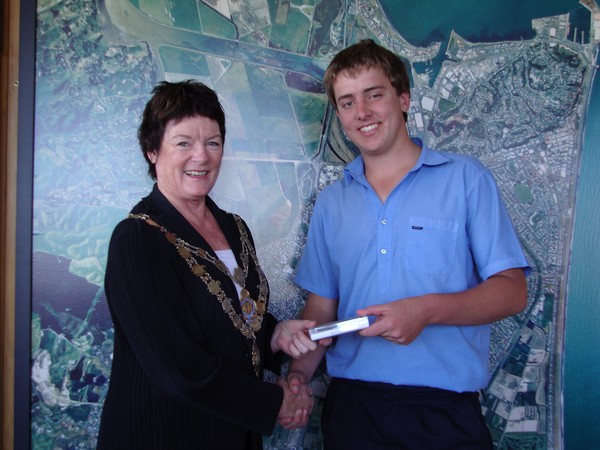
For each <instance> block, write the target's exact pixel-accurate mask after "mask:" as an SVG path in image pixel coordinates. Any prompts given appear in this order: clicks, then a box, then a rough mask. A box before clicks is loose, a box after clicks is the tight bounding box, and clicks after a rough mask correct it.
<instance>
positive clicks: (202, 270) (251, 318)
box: [127, 214, 267, 376]
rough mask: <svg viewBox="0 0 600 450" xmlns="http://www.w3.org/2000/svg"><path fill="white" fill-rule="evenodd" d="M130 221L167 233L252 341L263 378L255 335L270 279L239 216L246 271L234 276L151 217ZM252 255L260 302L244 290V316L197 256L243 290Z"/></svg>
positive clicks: (255, 363) (136, 216)
mask: <svg viewBox="0 0 600 450" xmlns="http://www.w3.org/2000/svg"><path fill="white" fill-rule="evenodd" d="M127 217H128V218H130V219H141V220H143V221H144V222H146V223H147V224H149V225H152V226H154V227H156V228H158V229H160V231H162V232H163V234H164V235H165V237H166V238H167V240H168V241H169V242H170V243H172V244H173V245H174V246H175V248H176V249H177V253H179V255H180V256H181V257H182V258H183V259H184V260H185V262H186V263H187V265H188V266H189V268H190V269H191V271H192V273H193V274H194V275H196V276H197V277H198V278H200V279H201V280H202V281H203V282H204V284H205V285H206V287H207V289H208V291H209V292H210V293H211V294H212V295H214V296H215V297H217V299H218V300H219V302H220V303H221V307H222V308H223V311H224V312H225V314H227V316H228V317H229V319H230V320H231V321H232V322H233V325H234V326H235V328H236V329H237V330H238V331H239V332H240V333H242V335H243V336H244V337H245V338H247V339H252V365H253V366H254V372H255V373H256V376H259V374H260V350H259V348H258V344H257V343H256V336H255V334H254V333H255V332H256V331H258V330H260V328H261V325H262V320H263V316H264V314H265V313H266V310H267V308H266V305H267V278H266V276H265V274H264V272H263V271H262V269H261V268H260V266H259V264H258V258H257V256H256V252H255V251H254V249H253V247H252V244H251V243H250V239H249V237H248V233H246V230H245V228H244V226H243V225H242V223H241V219H240V218H239V216H237V215H235V214H234V215H233V217H234V218H235V221H236V224H237V226H238V230H239V232H240V237H241V242H242V252H241V254H240V259H241V261H242V269H241V270H236V271H235V273H234V275H232V274H231V273H230V271H229V269H228V268H227V266H226V265H225V264H224V263H223V261H221V260H220V259H219V258H215V257H214V256H212V255H211V254H210V253H208V252H207V251H206V250H204V249H203V248H200V247H196V246H193V245H191V244H189V243H187V242H186V241H184V240H183V239H181V238H179V237H177V235H176V234H175V233H171V232H170V231H168V230H167V229H166V228H165V227H163V226H162V225H160V224H159V223H157V222H156V221H155V220H154V219H152V218H151V217H150V216H148V215H147V214H129V215H128V216H127ZM249 255H250V256H251V257H252V260H253V261H254V265H255V267H256V271H257V273H258V277H259V286H258V291H259V293H258V301H254V300H253V299H251V298H250V293H249V291H248V290H247V289H246V287H243V288H242V290H241V293H240V304H241V307H242V311H243V315H240V314H238V313H236V312H235V309H234V307H233V303H232V301H231V299H230V298H229V297H227V296H226V295H225V292H224V291H223V288H222V287H221V282H220V281H218V280H215V279H213V278H212V276H211V275H210V273H209V272H208V271H207V270H206V266H205V265H203V264H199V263H198V261H197V260H196V258H195V256H197V257H199V258H202V259H204V260H206V261H208V262H209V263H211V264H213V265H214V266H215V267H217V268H218V269H219V270H220V271H221V272H223V273H224V274H225V275H227V276H228V277H229V278H231V279H232V280H233V281H234V282H237V283H238V284H239V285H240V286H243V285H244V284H245V281H246V279H247V277H248V261H249V258H248V256H249Z"/></svg>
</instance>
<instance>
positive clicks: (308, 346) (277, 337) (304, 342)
mask: <svg viewBox="0 0 600 450" xmlns="http://www.w3.org/2000/svg"><path fill="white" fill-rule="evenodd" d="M316 324H317V322H315V321H314V320H284V321H282V322H279V323H278V324H277V326H276V327H275V331H274V332H273V337H272V338H271V350H273V353H275V352H277V351H279V350H281V351H282V352H285V353H287V354H288V355H290V356H291V357H292V358H297V357H299V356H301V355H304V354H305V353H308V352H311V351H313V350H315V349H316V348H317V343H316V342H313V341H311V340H310V337H309V336H308V333H307V330H308V329H309V328H311V327H314V326H315V325H316Z"/></svg>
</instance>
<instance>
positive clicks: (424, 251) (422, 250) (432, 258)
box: [405, 217, 459, 274]
mask: <svg viewBox="0 0 600 450" xmlns="http://www.w3.org/2000/svg"><path fill="white" fill-rule="evenodd" d="M458 229H459V223H458V222H454V221H450V220H445V219H433V218H429V217H411V218H410V219H409V223H408V236H407V243H406V256H405V264H406V265H407V267H408V269H409V270H418V271H420V272H423V273H430V274H446V273H448V272H449V271H450V270H451V269H452V267H453V265H454V263H455V261H456V254H455V251H456V241H457V239H458Z"/></svg>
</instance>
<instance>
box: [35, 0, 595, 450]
mask: <svg viewBox="0 0 600 450" xmlns="http://www.w3.org/2000/svg"><path fill="white" fill-rule="evenodd" d="M594 17H596V20H594ZM36 20H37V37H36V54H35V58H36V63H35V68H36V79H35V90H36V95H35V98H36V100H35V127H34V128H35V147H34V180H33V181H34V198H33V205H34V211H33V221H34V223H33V236H32V242H33V255H32V259H33V269H32V274H33V275H32V317H31V333H32V348H31V368H32V372H31V386H32V395H31V441H32V448H35V449H94V448H95V443H96V437H97V432H98V425H99V420H100V413H101V409H102V403H103V399H104V397H105V395H106V391H107V388H108V383H109V380H110V369H111V358H112V348H113V333H114V330H113V327H112V323H111V319H110V315H109V312H108V308H107V305H106V300H105V295H104V291H103V279H104V269H105V264H106V258H107V250H108V241H109V239H110V235H111V232H112V230H113V228H114V227H115V225H116V224H117V223H118V222H119V221H120V220H122V219H123V218H125V216H126V215H127V213H128V212H129V210H130V209H131V207H132V206H133V205H134V204H136V203H137V202H138V201H139V199H140V198H142V197H144V196H145V195H146V194H147V193H148V192H149V191H150V189H151V186H152V180H151V179H150V177H149V176H148V174H147V173H146V167H147V166H146V164H145V162H144V161H143V157H142V155H141V152H140V151H139V146H138V142H137V138H136V132H137V127H138V125H139V122H140V116H141V113H142V110H143V107H144V105H145V103H146V101H147V100H148V99H149V98H150V93H151V90H152V88H153V87H154V86H155V85H156V84H157V83H158V82H160V81H162V80H168V81H179V80H186V79H196V80H199V81H201V82H203V83H205V84H206V85H208V86H210V87H212V88H213V89H215V91H216V92H217V93H218V94H219V97H220V100H221V102H222V104H223V107H224V109H225V113H226V117H227V141H226V143H225V156H224V159H223V167H222V171H221V175H220V177H219V180H218V182H217V185H216V186H215V188H214V191H213V192H212V193H211V197H212V198H213V199H214V200H215V201H216V203H217V204H219V206H220V207H221V208H223V209H225V210H228V211H231V212H235V213H237V214H240V215H241V216H242V217H243V218H244V219H245V220H246V222H247V223H248V225H249V227H250V228H251V231H252V234H253V236H254V239H255V241H256V245H257V251H258V257H259V259H260V262H261V265H262V267H263V269H264V271H265V273H266V275H267V278H268V280H269V285H270V288H271V304H270V310H271V312H272V313H273V314H274V315H275V316H276V317H278V318H280V319H286V318H292V317H295V316H296V315H297V314H298V313H299V311H300V310H301V309H302V306H303V303H304V299H305V293H304V292H302V291H301V290H300V289H299V288H298V287H297V286H296V285H295V284H294V283H293V276H294V272H295V267H296V264H297V261H298V259H299V257H300V254H301V251H302V246H303V243H304V240H305V237H306V233H307V229H308V223H309V221H310V216H311V211H312V206H313V203H314V200H315V197H316V196H317V195H318V193H319V191H320V190H321V189H322V188H323V187H324V186H326V185H328V184H330V183H331V182H333V181H335V180H336V179H337V178H338V177H339V176H340V175H341V173H342V169H343V167H344V165H345V164H346V163H348V162H350V161H351V160H352V159H353V158H354V157H355V156H356V155H357V153H358V152H357V150H356V148H354V146H353V145H352V144H351V143H350V142H349V141H348V139H347V138H346V136H345V135H344V133H343V131H342V129H341V127H340V124H339V123H338V120H337V117H336V115H335V112H334V111H333V110H332V108H331V107H330V106H329V105H328V101H327V96H326V94H325V90H324V88H323V86H322V83H321V82H322V78H323V74H324V71H325V69H326V67H327V65H328V63H329V61H330V60H331V58H332V57H333V55H335V54H336V53H337V52H338V51H339V50H341V49H342V48H344V47H346V46H348V45H350V44H352V43H355V42H357V41H359V40H361V39H364V38H372V39H374V40H375V41H376V42H379V43H381V44H382V45H384V46H386V47H387V48H389V49H391V50H392V51H394V52H395V53H397V54H398V55H400V56H401V57H402V59H403V60H404V62H405V64H406V66H407V68H408V69H409V73H410V75H411V107H410V111H409V123H408V127H409V131H410V133H411V134H412V135H414V136H416V137H420V138H422V139H423V140H424V141H425V142H426V143H427V144H428V145H429V146H431V147H433V148H436V149H439V150H448V151H453V152H459V153H467V154H470V155H473V156H475V157H477V158H478V159H479V160H480V161H481V162H482V163H483V164H485V165H486V166H487V167H488V168H489V169H490V170H491V171H492V173H493V174H494V176H495V178H496V181H497V183H498V186H499V188H500V191H501V193H502V196H503V198H504V201H505V202H506V204H507V207H508V210H509V213H510V215H511V218H512V220H513V222H514V225H515V228H516V229H517V232H518V233H519V236H520V238H521V241H522V245H523V248H524V249H525V251H526V255H527V258H528V260H529V262H530V264H531V266H532V268H533V271H532V273H531V275H530V276H529V277H528V288H529V299H528V305H527V308H526V309H525V311H524V312H522V313H521V314H519V315H517V316H514V317H511V318H509V319H505V320H503V321H501V322H499V323H496V324H494V326H493V336H492V348H491V355H490V361H489V367H490V372H491V374H492V376H491V380H490V383H489V386H488V388H487V389H486V390H485V392H484V393H483V394H482V396H481V402H482V406H483V411H484V414H485V417H486V420H487V423H488V425H489V427H490V430H491V433H492V437H493V440H494V444H495V445H496V447H497V448H499V449H552V448H560V447H561V444H560V439H561V426H562V425H561V423H562V402H561V400H560V398H561V395H562V392H561V371H562V359H561V358H562V357H561V349H562V346H563V339H564V334H565V330H564V322H565V308H566V298H567V297H566V290H567V285H566V275H567V272H568V268H569V267H568V266H569V261H570V248H571V240H572V237H573V236H572V235H573V221H574V216H575V199H576V193H577V188H578V185H577V181H578V175H579V170H580V165H581V159H582V158H585V157H587V156H586V155H584V154H583V153H582V143H583V142H584V141H585V140H586V139H587V140H590V139H594V138H595V139H598V137H590V136H585V130H586V127H585V124H586V121H588V120H589V116H590V115H593V114H595V113H594V111H593V109H592V108H591V107H590V104H591V103H592V102H591V98H592V96H595V97H598V96H599V95H600V92H599V91H600V89H599V86H597V84H598V81H596V78H595V77H594V75H595V72H596V69H597V67H598V66H597V64H598V44H599V43H600V29H598V28H594V27H595V26H596V27H600V25H594V24H595V23H596V24H600V8H599V7H598V4H597V2H596V1H595V0H587V1H581V2H578V1H576V0H561V1H554V2H535V1H528V0H519V1H517V0H510V1H505V2H495V1H482V0H478V1H471V0H461V1H454V2H447V1H439V0H436V1H428V2H411V1H408V0H399V1H398V0H396V1H394V0H379V1H378V0H355V1H350V0H38V1H37V10H36ZM594 82H595V84H596V86H594ZM594 87H595V89H594ZM596 100H598V99H596ZM598 103H600V102H598V101H596V102H595V104H598ZM594 157H595V158H597V157H598V156H597V155H595V156H594ZM267 377H271V378H274V375H272V374H267ZM312 384H313V389H314V393H315V395H316V397H317V402H316V407H315V410H314V411H313V414H312V417H311V420H310V422H309V424H308V426H307V427H305V428H303V429H300V430H295V431H287V430H285V429H283V428H280V427H277V428H276V429H275V432H274V433H273V435H272V436H270V437H266V438H265V441H264V445H265V448H266V449H320V448H321V445H322V439H321V436H320V428H319V414H320V407H321V405H322V398H323V396H324V393H325V392H326V389H327V384H328V378H327V375H326V374H325V368H324V367H322V368H321V370H320V371H319V373H318V376H317V377H315V379H314V380H313V383H312Z"/></svg>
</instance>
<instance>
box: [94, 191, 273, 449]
mask: <svg viewBox="0 0 600 450" xmlns="http://www.w3.org/2000/svg"><path fill="white" fill-rule="evenodd" d="M206 204H207V206H208V208H209V209H210V211H211V212H212V214H213V215H214V216H215V218H216V220H217V222H218V223H219V226H220V227H221V230H222V231H223V233H224V235H225V237H226V238H227V241H228V242H229V245H230V247H231V249H232V251H233V253H234V255H235V256H236V259H237V258H239V253H240V249H241V242H240V233H239V230H238V226H237V224H236V222H235V220H234V217H233V215H232V214H230V213H226V212H225V211H223V210H221V209H220V208H218V207H217V205H216V204H215V203H214V202H213V201H212V200H211V199H210V198H208V197H207V199H206ZM132 213H135V214H147V215H149V216H150V217H151V218H152V219H153V220H154V221H156V222H158V223H159V224H160V225H162V226H163V227H164V228H166V229H167V230H168V231H170V232H172V233H175V234H176V235H177V236H178V237H180V238H182V239H183V240H185V241H186V242H187V243H189V244H191V245H194V246H196V247H202V248H203V249H205V250H207V251H208V252H209V253H210V254H211V255H213V256H216V255H215V254H214V252H213V250H212V249H211V248H210V246H209V245H208V244H207V242H206V241H205V240H204V239H203V238H202V236H201V235H200V234H199V233H198V232H196V231H195V229H194V228H193V227H192V226H191V225H190V224H189V223H188V222H187V221H186V220H185V219H184V218H183V216H182V215H181V214H180V213H179V212H178V211H177V210H176V209H175V208H174V207H173V206H172V205H171V204H170V203H169V201H168V200H167V199H166V198H165V197H164V196H163V195H162V194H161V193H160V191H159V190H158V188H157V187H156V186H154V189H153V190H152V192H151V193H150V195H149V196H148V197H146V198H144V199H142V201H141V202H140V203H138V204H137V205H136V206H135V207H134V208H133V210H132ZM242 223H243V222H242ZM243 226H244V227H246V230H247V233H248V235H249V236H250V231H249V230H248V229H247V225H246V224H245V223H243ZM250 239H252V237H251V236H250ZM252 246H254V243H253V242H252ZM199 262H200V263H202V264H204V265H205V266H206V268H207V270H208V272H209V273H210V275H211V276H212V278H213V279H214V280H218V281H219V282H220V284H221V287H222V289H223V291H224V292H225V294H226V296H227V297H229V298H231V299H232V303H233V305H234V307H235V310H236V312H237V313H238V314H239V313H240V312H241V311H240V305H239V300H238V294H237V291H236V289H235V285H234V283H233V282H232V281H231V279H230V278H229V277H228V276H226V275H225V274H224V273H223V272H221V271H220V270H218V269H217V268H216V267H215V266H214V265H212V264H211V263H209V262H204V261H203V260H199ZM238 265H239V266H240V267H242V265H241V262H240V261H239V259H238ZM258 285H259V278H258V274H257V271H256V267H255V266H254V264H253V261H252V258H250V268H249V273H248V279H247V282H246V288H247V289H248V290H249V291H250V294H251V297H252V298H254V299H256V298H257V297H258ZM105 290H106V298H107V301H108V306H109V308H110V312H111V317H112V320H113V323H114V327H115V348H114V359H113V363H112V371H111V378H110V385H109V389H108V394H107V396H106V400H105V402H104V409H103V412H102V421H101V424H100V433H99V438H98V447H97V448H98V449H110V450H118V449H127V450H133V449H144V450H148V449H170V450H171V449H178V450H183V449H203V450H210V449H218V450H223V449H227V450H237V449H240V450H241V449H250V448H252V449H260V448H262V444H261V441H262V438H261V436H260V435H261V434H264V435H268V434H270V433H271V432H272V430H273V427H274V425H275V421H276V419H277V414H278V412H279V409H280V407H281V402H282V399H283V391H282V389H281V388H280V387H279V386H276V385H274V384H270V383H267V382H264V381H262V367H261V376H260V378H257V377H256V375H255V372H254V368H253V365H252V351H251V350H252V341H251V339H247V338H246V337H244V336H243V335H242V334H241V333H240V331H238V329H236V328H235V326H234V324H233V322H232V320H231V319H230V318H229V317H228V316H227V315H226V314H225V312H224V311H223V308H222V306H221V303H220V302H219V300H218V299H217V298H216V297H215V296H214V295H212V294H210V293H209V292H208V289H207V287H206V284H205V283H204V282H203V281H202V280H201V279H200V278H198V277H197V276H195V275H194V274H193V273H192V271H191V269H190V268H189V266H188V265H187V264H186V262H185V260H184V259H183V258H182V257H181V256H180V255H179V254H178V252H177V250H176V249H175V246H174V245H173V244H172V243H170V242H169V241H168V240H167V239H166V237H165V235H164V234H163V232H162V231H160V229H159V228H156V227H154V226H151V225H149V224H148V223H146V222H145V221H143V220H140V219H134V218H128V219H125V220H123V221H122V222H120V223H119V224H118V225H117V226H116V228H115V230H114V232H113V234H112V237H111V241H110V246H109V252H108V262H107V267H106V277H105ZM275 325H276V320H275V318H274V317H273V316H272V315H270V314H268V313H267V314H265V316H264V319H263V322H262V328H261V329H260V330H259V331H258V332H257V333H256V337H257V341H258V345H259V347H260V349H261V356H262V358H261V361H262V364H263V365H264V364H267V368H269V369H270V370H272V371H275V372H277V371H278V368H276V365H275V361H274V358H273V355H272V352H271V348H270V345H269V343H270V338H271V335H272V332H273V329H274V327H275Z"/></svg>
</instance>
